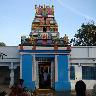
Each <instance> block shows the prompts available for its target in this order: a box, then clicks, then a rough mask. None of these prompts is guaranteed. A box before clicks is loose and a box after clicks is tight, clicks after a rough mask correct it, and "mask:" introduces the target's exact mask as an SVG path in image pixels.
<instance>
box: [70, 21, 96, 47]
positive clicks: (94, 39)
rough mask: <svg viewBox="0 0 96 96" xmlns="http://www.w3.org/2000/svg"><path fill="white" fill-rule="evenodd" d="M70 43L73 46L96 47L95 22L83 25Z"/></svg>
mask: <svg viewBox="0 0 96 96" xmlns="http://www.w3.org/2000/svg"><path fill="white" fill-rule="evenodd" d="M70 43H71V44H73V46H96V25H95V24H94V22H88V23H87V24H84V23H83V24H82V25H81V28H80V29H79V30H77V34H75V36H74V38H72V39H71V42H70Z"/></svg>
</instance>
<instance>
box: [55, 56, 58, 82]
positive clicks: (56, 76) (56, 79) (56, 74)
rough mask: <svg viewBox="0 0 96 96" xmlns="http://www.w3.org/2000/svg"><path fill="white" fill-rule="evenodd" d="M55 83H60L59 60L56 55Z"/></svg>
mask: <svg viewBox="0 0 96 96" xmlns="http://www.w3.org/2000/svg"><path fill="white" fill-rule="evenodd" d="M55 82H58V60H57V55H55Z"/></svg>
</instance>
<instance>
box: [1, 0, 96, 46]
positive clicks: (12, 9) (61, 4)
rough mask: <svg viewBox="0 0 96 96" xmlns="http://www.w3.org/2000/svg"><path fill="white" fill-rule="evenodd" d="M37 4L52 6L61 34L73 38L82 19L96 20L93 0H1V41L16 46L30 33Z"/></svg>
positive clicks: (95, 8) (85, 20)
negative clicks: (23, 36)
mask: <svg viewBox="0 0 96 96" xmlns="http://www.w3.org/2000/svg"><path fill="white" fill-rule="evenodd" d="M36 4H37V5H39V4H40V5H43V4H46V5H52V4H53V5H54V6H55V19H56V21H57V23H58V25H59V32H60V36H64V34H67V35H68V36H69V38H72V37H73V36H74V34H75V33H76V31H77V29H78V28H80V26H81V24H82V23H83V22H87V21H91V20H93V21H95V22H96V0H34V1H33V0H0V42H4V43H6V45H8V46H17V45H18V44H20V38H21V36H22V35H29V33H30V31H31V23H32V21H33V19H34V15H35V8H34V5H36Z"/></svg>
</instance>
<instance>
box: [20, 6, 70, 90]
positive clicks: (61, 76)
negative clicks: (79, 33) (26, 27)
mask: <svg viewBox="0 0 96 96" xmlns="http://www.w3.org/2000/svg"><path fill="white" fill-rule="evenodd" d="M35 9H36V13H35V18H34V20H33V22H32V28H31V32H30V34H29V37H26V36H22V37H21V44H20V45H19V47H20V49H19V53H20V61H21V62H20V68H21V74H20V75H21V78H22V79H24V81H25V86H27V87H30V88H32V89H33V90H34V89H38V88H40V89H42V88H52V89H55V90H56V91H63V90H70V88H71V85H70V82H69V78H68V65H69V63H68V61H69V54H70V52H71V47H70V45H69V43H68V37H67V36H66V35H65V36H64V37H62V38H60V37H59V32H58V24H57V22H56V20H55V16H54V6H51V7H50V6H45V5H44V6H35ZM26 77H27V78H26Z"/></svg>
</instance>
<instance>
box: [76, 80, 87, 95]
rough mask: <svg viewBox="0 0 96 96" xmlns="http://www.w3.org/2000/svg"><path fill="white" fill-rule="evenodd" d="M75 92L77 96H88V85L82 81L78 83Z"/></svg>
mask: <svg viewBox="0 0 96 96" xmlns="http://www.w3.org/2000/svg"><path fill="white" fill-rule="evenodd" d="M75 90H76V96H86V84H85V83H84V82H83V81H82V80H79V81H77V82H76V85H75Z"/></svg>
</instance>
